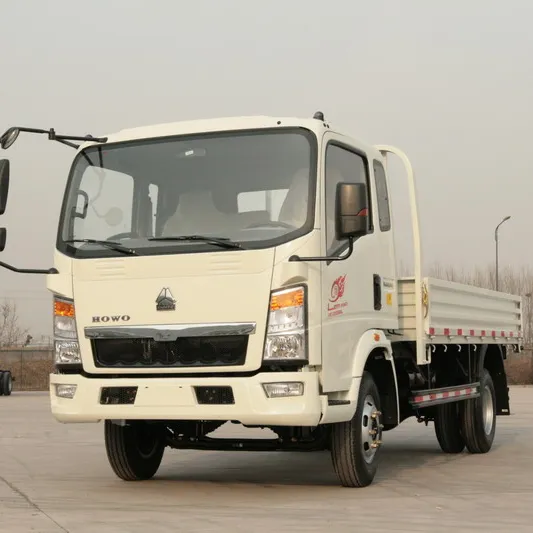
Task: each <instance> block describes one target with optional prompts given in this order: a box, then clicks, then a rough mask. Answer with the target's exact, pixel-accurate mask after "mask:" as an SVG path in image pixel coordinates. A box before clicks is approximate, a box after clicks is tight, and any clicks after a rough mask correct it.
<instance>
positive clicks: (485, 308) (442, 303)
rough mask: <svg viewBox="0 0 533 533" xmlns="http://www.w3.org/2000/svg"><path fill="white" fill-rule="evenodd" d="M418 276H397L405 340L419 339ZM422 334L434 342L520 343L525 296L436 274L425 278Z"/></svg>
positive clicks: (401, 328)
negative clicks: (416, 292)
mask: <svg viewBox="0 0 533 533" xmlns="http://www.w3.org/2000/svg"><path fill="white" fill-rule="evenodd" d="M415 302H416V299H415V280H414V278H400V279H399V280H398V307H399V308H398V312H399V326H400V334H401V336H402V339H403V340H410V341H416V340H417V335H416V333H417V331H416V309H415ZM422 302H423V308H422V309H423V324H424V327H423V338H424V342H425V343H432V344H448V343H449V344H467V343H468V344H492V343H497V344H521V343H522V337H523V329H522V299H521V297H520V296H514V295H510V294H505V293H503V292H497V291H492V290H488V289H482V288H479V287H474V286H472V285H466V284H463V283H455V282H451V281H444V280H440V279H436V278H429V277H426V278H423V279H422Z"/></svg>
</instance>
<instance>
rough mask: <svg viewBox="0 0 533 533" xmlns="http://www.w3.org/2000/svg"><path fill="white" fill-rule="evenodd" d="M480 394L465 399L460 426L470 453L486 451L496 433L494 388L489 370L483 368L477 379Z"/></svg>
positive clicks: (489, 447)
mask: <svg viewBox="0 0 533 533" xmlns="http://www.w3.org/2000/svg"><path fill="white" fill-rule="evenodd" d="M479 385H480V386H479V388H480V393H481V395H480V396H479V397H478V398H474V399H472V400H465V402H464V408H463V409H462V416H461V426H462V433H463V436H464V439H465V443H466V447H467V449H468V451H469V452H470V453H487V452H488V451H489V450H490V449H491V448H492V443H493V442H494V435H495V434H496V390H495V389H494V382H493V381H492V377H491V375H490V372H489V371H488V370H487V369H486V368H484V369H483V370H482V372H481V378H480V380H479Z"/></svg>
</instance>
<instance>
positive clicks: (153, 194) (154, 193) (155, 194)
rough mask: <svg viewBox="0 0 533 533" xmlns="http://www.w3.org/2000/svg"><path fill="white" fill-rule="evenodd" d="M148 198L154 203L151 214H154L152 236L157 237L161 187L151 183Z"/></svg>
mask: <svg viewBox="0 0 533 533" xmlns="http://www.w3.org/2000/svg"><path fill="white" fill-rule="evenodd" d="M148 196H149V198H150V201H151V203H152V211H151V214H152V217H151V220H152V224H151V229H152V236H155V235H156V231H157V214H158V212H157V208H158V199H159V186H158V185H156V184H155V183H150V185H149V186H148Z"/></svg>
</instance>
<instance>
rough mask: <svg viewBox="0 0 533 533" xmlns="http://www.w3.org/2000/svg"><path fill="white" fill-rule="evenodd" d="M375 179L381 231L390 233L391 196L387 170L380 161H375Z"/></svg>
mask: <svg viewBox="0 0 533 533" xmlns="http://www.w3.org/2000/svg"><path fill="white" fill-rule="evenodd" d="M374 178H375V180H376V196H377V201H378V213H379V229H380V230H381V231H389V230H390V228H391V220H390V206H389V194H388V191H387V178H386V176H385V169H384V168H383V165H382V164H381V163H380V162H379V161H374Z"/></svg>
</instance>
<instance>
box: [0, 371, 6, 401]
mask: <svg viewBox="0 0 533 533" xmlns="http://www.w3.org/2000/svg"><path fill="white" fill-rule="evenodd" d="M4 374H5V372H4V371H3V370H0V396H3V395H4Z"/></svg>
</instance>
